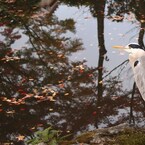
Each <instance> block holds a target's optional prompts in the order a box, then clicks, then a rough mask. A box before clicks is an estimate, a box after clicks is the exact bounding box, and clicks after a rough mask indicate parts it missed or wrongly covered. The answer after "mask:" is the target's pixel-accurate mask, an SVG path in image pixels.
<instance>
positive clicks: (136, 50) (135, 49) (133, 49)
mask: <svg viewBox="0 0 145 145" xmlns="http://www.w3.org/2000/svg"><path fill="white" fill-rule="evenodd" d="M114 48H118V49H121V50H123V51H126V52H128V53H129V56H130V57H133V58H134V59H138V58H140V57H142V56H145V48H144V47H141V46H140V45H139V44H137V43H129V44H128V45H126V46H114Z"/></svg>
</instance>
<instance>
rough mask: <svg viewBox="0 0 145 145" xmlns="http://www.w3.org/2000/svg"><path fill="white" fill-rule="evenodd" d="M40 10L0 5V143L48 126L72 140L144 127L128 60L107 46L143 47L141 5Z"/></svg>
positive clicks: (69, 3)
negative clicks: (98, 132)
mask: <svg viewBox="0 0 145 145" xmlns="http://www.w3.org/2000/svg"><path fill="white" fill-rule="evenodd" d="M47 2H48V1H47ZM39 3H40V1H38V0H35V1H34V0H33V1H30V0H26V1H15V0H7V1H5V0H2V1H1V2H0V52H1V53H0V142H1V143H6V142H14V143H15V144H16V143H20V142H23V141H21V139H20V138H19V137H20V136H25V139H27V137H29V136H31V135H32V134H33V133H34V132H35V131H37V130H39V129H45V128H47V127H49V126H52V127H53V128H54V129H59V130H61V131H62V134H65V135H66V134H68V133H71V134H72V136H74V135H76V134H79V133H80V132H83V131H86V130H94V129H96V128H102V127H107V126H113V125H116V124H120V123H123V122H129V123H134V124H136V125H140V126H144V123H145V118H144V116H145V114H144V107H145V106H144V102H143V101H142V99H141V97H140V95H139V92H138V89H137V88H136V89H135V94H133V93H132V92H133V76H132V72H131V69H130V67H129V64H128V61H126V60H127V59H128V55H127V54H126V53H124V52H122V51H119V50H115V49H113V48H112V46H114V45H126V44H128V43H130V42H137V43H139V44H140V45H144V39H143V38H144V27H145V9H144V6H145V2H144V1H142V0H139V1H136V2H134V1H133V0H121V1H117V0H115V1H112V0H108V1H105V0H87V1H85V2H84V1H73V0H63V1H61V2H59V3H58V2H57V1H53V2H52V3H51V4H50V6H51V8H50V6H48V5H47V3H45V2H44V1H43V3H41V7H40V4H39ZM132 94H133V95H132ZM132 96H133V97H132ZM22 140H23V139H22Z"/></svg>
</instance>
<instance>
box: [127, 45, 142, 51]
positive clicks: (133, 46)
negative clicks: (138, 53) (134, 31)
mask: <svg viewBox="0 0 145 145" xmlns="http://www.w3.org/2000/svg"><path fill="white" fill-rule="evenodd" d="M128 46H129V47H131V48H134V49H142V50H144V48H143V47H141V46H140V45H138V44H129V45H128Z"/></svg>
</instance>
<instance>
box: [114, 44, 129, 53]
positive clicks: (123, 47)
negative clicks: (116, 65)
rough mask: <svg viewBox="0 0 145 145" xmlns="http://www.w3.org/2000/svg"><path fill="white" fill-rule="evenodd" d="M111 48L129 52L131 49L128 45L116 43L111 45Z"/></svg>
mask: <svg viewBox="0 0 145 145" xmlns="http://www.w3.org/2000/svg"><path fill="white" fill-rule="evenodd" d="M113 48H115V49H120V50H124V51H127V52H131V49H130V48H129V47H128V45H127V46H121V45H116V46H113Z"/></svg>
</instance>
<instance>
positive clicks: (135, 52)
mask: <svg viewBox="0 0 145 145" xmlns="http://www.w3.org/2000/svg"><path fill="white" fill-rule="evenodd" d="M114 48H121V49H122V50H125V51H127V52H128V53H129V63H130V65H131V67H132V70H133V74H134V79H135V82H136V85H137V87H138V89H139V92H140V94H141V96H142V98H143V100H144V101H145V48H144V47H142V46H140V45H139V44H137V43H130V44H128V45H126V46H124V47H123V46H114Z"/></svg>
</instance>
